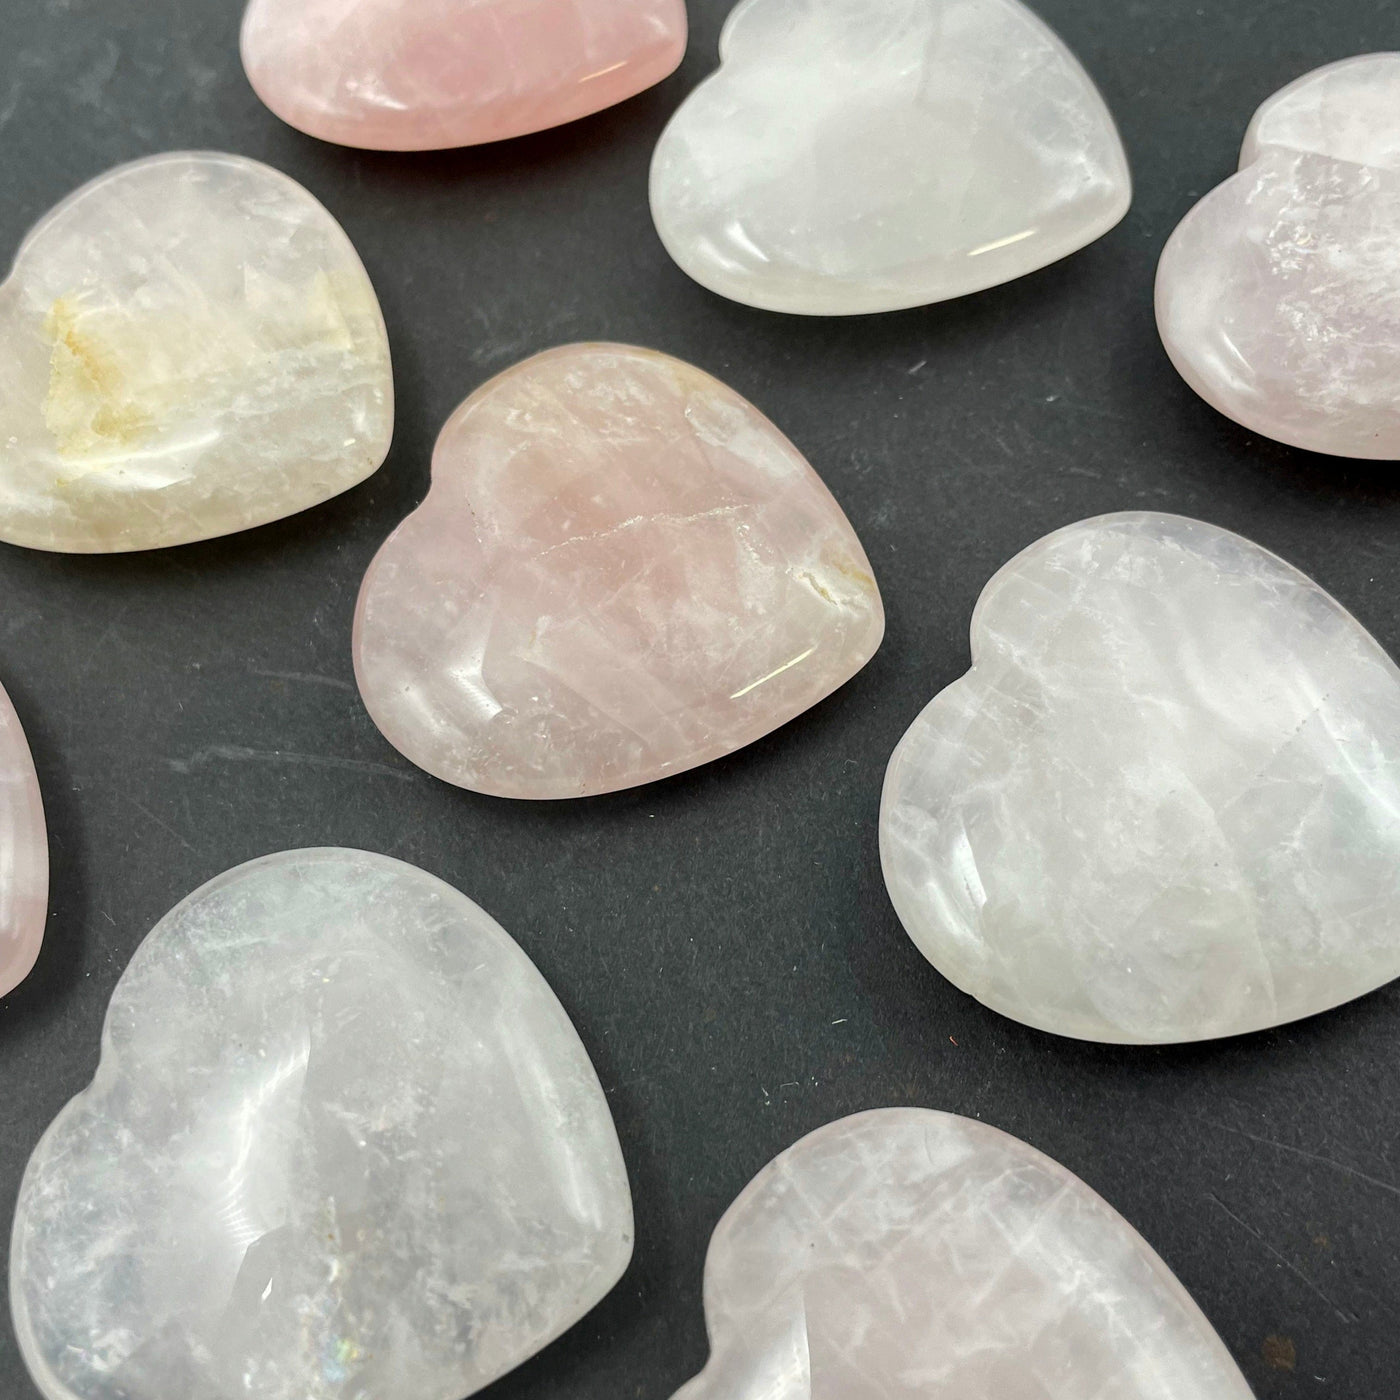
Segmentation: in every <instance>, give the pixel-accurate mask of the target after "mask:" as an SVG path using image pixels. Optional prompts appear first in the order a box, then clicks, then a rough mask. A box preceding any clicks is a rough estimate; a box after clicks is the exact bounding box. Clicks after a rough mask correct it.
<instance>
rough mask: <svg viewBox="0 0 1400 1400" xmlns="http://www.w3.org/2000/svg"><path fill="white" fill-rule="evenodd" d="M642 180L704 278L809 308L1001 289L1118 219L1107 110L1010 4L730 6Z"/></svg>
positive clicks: (1119, 189)
mask: <svg viewBox="0 0 1400 1400" xmlns="http://www.w3.org/2000/svg"><path fill="white" fill-rule="evenodd" d="M720 58H721V62H722V65H723V66H722V67H721V68H720V70H719V71H718V72H717V73H715V74H714V75H713V76H712V77H710V78H709V79H708V80H707V81H705V82H704V83H702V84H701V85H700V86H699V87H698V88H697V89H696V90H695V91H694V92H693V93H692V94H691V95H690V97H689V98H688V99H687V100H686V102H685V104H684V105H683V106H682V107H681V108H680V110H679V111H678V112H677V113H676V115H675V117H674V118H672V120H671V124H670V125H669V126H668V127H667V128H666V131H665V132H664V134H663V135H662V137H661V140H660V143H659V144H658V145H657V148H656V155H655V158H654V160H653V162H652V170H651V208H652V215H653V217H654V218H655V220H656V228H657V232H658V233H659V234H660V235H661V241H662V242H663V243H664V244H665V245H666V249H667V251H668V252H669V253H670V254H671V256H672V257H673V258H674V259H675V260H676V262H677V263H679V264H680V266H681V268H682V269H683V270H684V271H685V272H687V273H689V274H690V276H691V277H693V278H694V279H695V280H696V281H697V282H699V283H701V284H702V285H703V286H705V287H708V288H709V289H710V290H711V291H714V292H718V293H719V294H720V295H721V296H726V297H731V298H732V299H733V300H735V301H741V302H745V303H747V304H748V305H750V306H758V307H764V308H767V309H769V310H773V311H790V312H801V313H805V314H808V315H823V316H835V315H848V314H851V313H856V312H869V311H892V310H895V309H898V308H900V307H909V306H920V305H923V304H924V303H927V302H934V301H943V300H945V299H946V298H948V297H957V296H962V295H964V294H965V293H967V292H975V291H980V290H981V289H982V288H984V287H991V286H995V285H996V284H997V283H1000V282H1007V281H1010V280H1011V279H1012V278H1014V277H1020V276H1022V275H1024V274H1025V273H1028V272H1032V271H1034V270H1035V269H1036V268H1039V267H1044V266H1045V265H1046V264H1047V263H1051V262H1054V261H1056V260H1057V259H1058V258H1062V257H1065V256H1066V255H1067V254H1069V253H1073V252H1075V251H1076V250H1077V249H1079V248H1082V247H1084V246H1085V244H1087V243H1091V242H1093V241H1094V239H1096V238H1098V237H1100V236H1101V235H1102V234H1104V233H1106V232H1108V230H1109V229H1111V228H1112V227H1113V226H1114V225H1115V224H1116V223H1118V221H1119V220H1120V219H1121V218H1122V217H1123V215H1124V214H1125V213H1126V212H1127V209H1128V205H1129V202H1130V200H1131V194H1132V189H1131V179H1130V176H1129V173H1128V164H1127V158H1126V156H1125V155H1124V153H1123V147H1122V143H1121V142H1120V140H1119V138H1118V133H1117V130H1116V129H1115V127H1114V124H1113V118H1112V117H1111V116H1110V115H1109V112H1108V109H1107V107H1106V106H1105V105H1104V102H1103V99H1102V98H1101V97H1100V96H1099V93H1098V91H1097V90H1096V89H1095V87H1094V85H1093V83H1092V82H1091V81H1090V80H1089V78H1088V76H1087V75H1086V74H1085V72H1084V70H1083V69H1082V68H1081V67H1080V65H1079V63H1078V61H1077V60H1076V59H1075V58H1074V55H1073V54H1071V53H1070V52H1069V50H1068V49H1067V48H1066V47H1065V45H1064V44H1063V42H1062V41H1061V40H1060V39H1059V38H1058V37H1057V36H1056V35H1055V34H1054V33H1052V32H1051V30H1050V29H1049V28H1047V27H1046V25H1045V24H1044V23H1042V21H1041V20H1040V19H1039V18H1037V17H1036V16H1035V15H1034V14H1032V13H1031V11H1029V10H1028V9H1026V8H1025V6H1023V5H1021V4H1020V3H1018V0H826V2H825V3H823V4H820V5H814V4H808V3H806V0H742V3H740V4H739V5H738V6H737V8H736V9H735V10H734V12H733V13H732V14H731V15H730V17H729V21H728V23H727V24H726V25H725V27H724V32H723V35H722V36H721V39H720Z"/></svg>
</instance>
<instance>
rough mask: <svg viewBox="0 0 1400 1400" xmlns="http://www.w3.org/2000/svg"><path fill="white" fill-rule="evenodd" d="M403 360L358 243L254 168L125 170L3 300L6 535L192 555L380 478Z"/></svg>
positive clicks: (44, 544)
mask: <svg viewBox="0 0 1400 1400" xmlns="http://www.w3.org/2000/svg"><path fill="white" fill-rule="evenodd" d="M393 397H394V396H393V382H392V378H391V375H390V369H389V347H388V341H387V339H386V337H385V334H384V322H383V320H382V318H381V317H380V314H379V303H378V302H377V301H376V300H375V295H374V289H373V288H372V287H371V286H370V283H369V278H368V277H367V276H366V275H365V270H364V268H363V267H362V266H361V264H360V260H359V258H358V257H357V256H356V255H355V250H354V249H353V248H352V247H351V246H350V241H349V239H347V238H346V236H345V234H344V233H343V232H342V231H341V229H340V226H339V225H338V224H337V223H336V222H335V220H334V219H332V218H331V216H330V215H329V214H328V213H327V212H326V211H325V210H324V209H323V208H322V207H321V206H320V205H319V204H318V203H317V202H316V201H315V200H314V199H313V198H312V197H311V196H310V195H309V194H308V193H307V192H306V191H305V190H304V189H302V188H301V186H300V185H298V184H296V183H295V182H294V181H292V180H289V179H288V178H287V177H286V176H285V175H280V174H278V173H277V172H276V171H275V170H269V169H268V168H267V167H266V166H264V165H258V164H257V163H256V162H254V161H250V160H244V159H243V158H242V157H240V156H226V155H211V154H197V155H164V156H155V157H153V158H151V159H149V160H142V161H137V162H136V163H135V164H134V165H125V166H121V167H120V168H118V169H116V170H113V171H110V172H109V173H108V174H106V175H103V176H102V177H101V178H99V179H97V180H95V181H93V183H92V184H90V185H87V186H85V187H84V188H82V189H80V190H79V191H78V192H77V193H76V194H74V195H72V196H70V197H69V198H68V199H66V200H65V201H64V202H63V203H62V204H60V205H59V206H58V207H57V208H56V209H54V210H53V211H52V212H51V213H50V214H48V215H47V216H46V217H45V218H44V219H43V220H42V221H41V222H40V224H39V225H38V227H37V228H35V229H34V231H33V232H32V233H31V234H30V235H29V237H28V238H27V239H26V240H25V242H24V244H23V246H22V247H21V248H20V251H19V255H18V258H17V259H16V261H15V266H14V271H13V273H12V274H11V276H10V278H9V280H8V281H6V282H5V283H4V284H3V285H0V539H3V540H7V541H9V542H10V543H12V544H21V545H28V546H30V547H32V548H35V549H50V550H61V551H66V552H72V553H98V552H109V551H119V550H132V549H151V548H155V547H157V546H161V545H174V544H185V543H187V542H189V541H191V540H202V539H208V538H210V537H211V536H214V535H225V534H228V533H230V532H231V531H234V530H244V529H247V528H249V527H250V526H253V525H262V524H265V523H266V522H268V521H270V520H278V519H281V518H282V517H283V516H286V515H291V514H293V513H294V512H296V511H300V510H305V509H306V508H307V507H308V506H314V505H316V504H318V503H319V502H321V501H324V500H326V499H327V498H328V497H331V496H334V495H336V494H338V493H339V492H341V491H344V490H346V489H348V488H349V487H351V486H354V485H355V484H356V482H359V481H362V480H364V478H365V477H367V476H369V475H370V474H371V473H372V472H373V471H374V470H375V469H376V468H377V467H378V466H379V464H380V463H381V462H382V461H383V460H384V456H385V453H386V452H387V451H388V448H389V439H390V436H391V435H392V432H393V414H394V408H393Z"/></svg>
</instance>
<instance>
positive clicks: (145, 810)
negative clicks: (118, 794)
mask: <svg viewBox="0 0 1400 1400" xmlns="http://www.w3.org/2000/svg"><path fill="white" fill-rule="evenodd" d="M123 796H124V797H125V798H126V800H127V801H128V802H130V803H131V805H132V806H133V807H135V808H136V810H137V811H138V812H140V813H141V815H142V816H143V817H146V818H148V819H149V820H150V821H153V822H154V823H155V824H156V825H157V826H158V827H160V828H161V829H162V830H163V831H167V832H169V833H170V835H171V836H173V837H174V838H175V839H176V840H177V841H178V842H179V843H180V844H181V845H182V846H183V847H184V848H185V849H186V850H187V851H189V852H190V853H191V854H192V855H196V856H197V855H198V854H199V852H198V851H197V850H195V848H194V847H193V846H191V845H190V843H189V842H188V841H187V840H185V838H184V837H183V836H181V835H180V833H179V832H178V831H176V830H175V828H174V827H173V826H171V825H170V823H169V822H168V821H164V820H163V819H162V818H160V817H158V816H156V814H155V813H154V812H153V811H151V809H150V808H149V807H146V806H143V805H142V804H141V803H140V802H138V801H137V800H136V799H135V798H134V797H133V796H132V795H131V794H130V793H129V792H128V793H124V794H123Z"/></svg>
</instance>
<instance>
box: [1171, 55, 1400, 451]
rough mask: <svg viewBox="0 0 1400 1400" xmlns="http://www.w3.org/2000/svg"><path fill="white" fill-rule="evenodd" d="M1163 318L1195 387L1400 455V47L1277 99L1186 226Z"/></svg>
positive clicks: (1329, 71) (1253, 416)
mask: <svg viewBox="0 0 1400 1400" xmlns="http://www.w3.org/2000/svg"><path fill="white" fill-rule="evenodd" d="M1157 324H1158V327H1159V328H1160V330H1161V333H1162V342H1163V344H1164V345H1165V346H1166V348H1167V353H1168V354H1169V355H1170V356H1171V359H1172V363H1173V364H1175V365H1176V367H1177V369H1178V370H1179V371H1180V372H1181V375H1182V377H1183V378H1184V379H1185V380H1186V382H1187V383H1188V384H1189V385H1190V386H1191V387H1192V388H1193V389H1194V390H1195V391H1196V392H1197V393H1198V394H1200V395H1201V397H1202V398H1204V399H1205V400H1206V401H1207V402H1208V403H1210V404H1211V405H1213V406H1214V407H1215V408H1217V409H1219V410H1220V412H1221V413H1224V414H1226V415H1227V416H1228V417H1230V418H1233V419H1234V420H1235V421H1236V422H1238V423H1242V424H1243V425H1244V426H1245V427H1247V428H1250V429H1253V430H1254V431H1255V432H1258V433H1263V434H1264V435H1265V436H1266V437H1271V438H1276V439H1277V440H1278V441H1279V442H1285V443H1289V444H1291V445H1292V446H1295V447H1303V448H1308V449H1310V450H1311V451H1314V452H1330V453H1334V454H1336V455H1338V456H1343V457H1369V458H1393V457H1400V53H1381V54H1368V55H1366V56H1364V57H1361V58H1351V59H1346V60H1344V61H1343V62H1341V63H1334V64H1332V65H1331V66H1329V67H1327V68H1319V69H1318V70H1317V71H1316V72H1313V73H1309V74H1307V75H1306V76H1305V77H1302V78H1300V79H1298V81H1297V82H1295V83H1293V84H1292V85H1291V86H1289V87H1286V88H1284V89H1283V91H1282V92H1279V93H1276V94H1275V95H1274V96H1273V97H1271V98H1270V99H1269V100H1268V101H1267V102H1266V103H1265V104H1264V105H1263V106H1262V107H1261V108H1260V109H1259V111H1258V113H1257V114H1256V115H1255V117H1254V121H1253V122H1252V124H1251V125H1250V128H1249V133H1248V135H1247V136H1246V138H1245V143H1244V150H1243V152H1242V153H1241V156H1240V172H1239V174H1237V175H1235V176H1233V177H1232V178H1231V179H1229V180H1227V181H1225V183H1224V184H1223V185H1220V186H1218V187H1217V188H1216V189H1214V190H1212V191H1211V193H1210V194H1208V195H1207V196H1206V197H1205V198H1204V199H1203V200H1201V202H1200V203H1199V204H1197V205H1196V206H1195V208H1194V209H1192V210H1191V212H1190V213H1189V214H1187V216H1186V217H1185V219H1183V220H1182V221H1181V224H1180V225H1179V227H1178V228H1177V230H1176V232H1175V233H1174V234H1173V235H1172V237H1171V240H1170V241H1169V242H1168V244H1167V246H1166V249H1165V250H1164V252H1163V253H1162V261H1161V265H1160V267H1159V269H1158V273H1157Z"/></svg>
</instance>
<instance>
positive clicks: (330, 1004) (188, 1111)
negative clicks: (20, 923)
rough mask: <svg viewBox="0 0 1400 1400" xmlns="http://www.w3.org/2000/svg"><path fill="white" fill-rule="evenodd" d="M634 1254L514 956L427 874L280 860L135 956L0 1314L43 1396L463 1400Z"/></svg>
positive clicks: (22, 1231)
mask: <svg viewBox="0 0 1400 1400" xmlns="http://www.w3.org/2000/svg"><path fill="white" fill-rule="evenodd" d="M631 1252H632V1208H631V1198H630V1195H629V1193H628V1189H627V1177H626V1172H625V1170H624V1167H623V1164H622V1156H621V1152H620V1150H619V1147H618V1141H617V1135H616V1132H615V1131H614V1129H613V1124H612V1118H611V1116H610V1115H609V1113H608V1107H607V1103H606V1101H605V1100H604V1098H603V1093H602V1090H601V1088H600V1087H599V1084H598V1080H597V1078H596V1076H595V1075H594V1073H593V1068H592V1066H591V1065H590V1064H589V1061H588V1056H587V1054H586V1053H585V1052H584V1049H583V1046H582V1045H581V1044H580V1043H579V1039H578V1036H577V1035H576V1034H575V1033H574V1029H573V1027H572V1026H571V1025H570V1024H569V1020H568V1017H567V1016H566V1015H565V1014H564V1010H563V1008H562V1007H561V1006H560V1005H559V1003H558V1002H557V1001H556V1000H555V998H554V996H553V994H552V993H551V992H550V990H549V988H548V987H547V986H546V985H545V982H544V980H543V978H541V976H540V975H539V973H538V972H537V971H536V970H535V969H534V967H533V966H532V965H531V963H530V962H529V960H528V959H527V958H526V957H525V955H524V954H523V953H522V952H521V950H520V949H519V948H518V947H517V946H516V944H515V943H514V942H512V940H511V939H510V938H509V937H508V936H507V934H506V933H505V932H504V931H503V930H502V929H501V928H500V926H499V925H498V924H496V923H495V922H494V921H493V920H492V919H490V918H489V917H488V916H487V915H486V914H484V913H483V912H482V911H481V910H480V909H479V908H477V906H476V905H475V904H473V903H472V902H471V900H469V899H467V898H465V897H464V896H463V895H461V894H458V893H457V891H456V890H454V889H452V888H451V887H450V886H448V885H445V884H443V883H442V882H441V881H440V880H436V879H434V878H433V877H432V876H430V875H425V874H424V873H423V872H422V871H421V870H415V869H414V868H413V867H412V866H408V865H403V864H400V863H399V862H398V861H394V860H389V859H387V858H385V857H383V856H375V855H367V854H365V853H364V852H362V851H345V850H314V851H291V852H284V853H282V854H279V855H274V856H268V857H267V858H266V859H264V860H259V861H254V862H252V863H251V864H250V865H244V866H240V867H239V868H238V869H236V870H232V871H229V872H228V873H226V874H224V875H221V876H220V877H219V878H218V879H216V880H214V881H213V882H212V883H210V884H208V885H206V886H205V887H204V888H203V889H201V890H199V891H197V892H196V893H195V894H193V895H191V896H190V897H189V898H188V899H187V900H186V901H185V902H184V903H183V904H181V905H180V906H179V907H178V908H177V909H175V910H174V911H173V912H172V913H170V914H169V915H167V916H166V917H165V918H164V919H163V920H162V921H161V922H160V923H159V924H158V925H157V926H156V928H155V929H154V930H153V931H152V933H151V934H150V935H149V937H147V939H146V940H145V942H143V943H142V945H141V947H140V948H139V949H138V950H137V953H136V956H135V957H134V958H133V959H132V961H131V965H130V966H129V967H128V968H127V970H126V972H125V973H124V974H123V976H122V979H121V981H120V982H119V983H118V984H117V989H116V991H115V993H114V994H113V997H112V1004H111V1008H110V1010H109V1011H108V1015H107V1023H106V1027H105V1031H104V1035H103V1041H102V1061H101V1064H100V1065H99V1066H98V1071H97V1076H96V1078H95V1079H94V1080H93V1082H92V1085H91V1087H90V1088H88V1089H87V1090H85V1091H84V1092H83V1093H81V1094H79V1095H78V1097H77V1098H75V1099H74V1100H73V1101H72V1102H71V1103H70V1104H69V1105H68V1106H67V1107H66V1108H65V1109H64V1110H63V1111H62V1112H61V1113H60V1114H59V1116H58V1117H57V1118H56V1119H55V1120H54V1122H53V1125H52V1126H51V1127H50V1128H49V1130H48V1132H47V1133H46V1134H45V1135H44V1137H43V1140H42V1141H41V1142H40V1143H39V1146H38V1147H37V1148H36V1149H35V1150H34V1155H33V1157H32V1158H31V1159H30V1163H29V1168H28V1170H27V1171H26V1173H25V1176H24V1182H23V1186H22V1188H21V1191H20V1199H19V1205H18V1208H17V1211H16V1215H15V1228H14V1239H13V1247H12V1250H11V1258H10V1270H11V1272H10V1298H11V1304H12V1307H13V1310H14V1321H15V1331H16V1335H17V1336H18V1338H19V1343H20V1349H21V1352H22V1353H23V1356H24V1359H25V1361H26V1362H27V1364H28V1366H29V1369H30V1371H31V1373H32V1374H33V1376H34V1379H35V1381H36V1383H37V1384H38V1386H39V1389H40V1390H41V1391H42V1392H43V1394H44V1395H45V1396H46V1397H48V1400H173V1397H189V1398H190V1400H193V1398H194V1397H200V1400H206V1397H207V1400H216V1398H217V1400H232V1397H234V1396H245V1395H251V1396H257V1397H258V1398H259V1400H311V1397H315V1398H316V1400H332V1397H339V1398H340V1400H351V1397H370V1396H374V1397H383V1396H394V1397H402V1400H461V1397H462V1396H464V1395H467V1394H471V1393H472V1392H474V1391H476V1390H478V1389H480V1388H481V1387H482V1386H484V1385H486V1384H487V1383H488V1382H490V1381H491V1380H493V1379H494V1378H496V1377H497V1376H499V1375H501V1374H502V1373H503V1372H505V1371H507V1370H509V1369H510V1368H511V1367H513V1366H515V1365H517V1364H518V1363H519V1362H521V1361H523V1360H524V1359H525V1358H526V1357H528V1356H530V1355H531V1354H532V1353H533V1352H535V1351H537V1350H538V1349H539V1348H540V1347H542V1346H543V1345H544V1344H545V1343H546V1342H548V1341H550V1340H551V1339H552V1338H554V1337H555V1336H557V1335H558V1334H559V1333H560V1332H562V1331H563V1330H564V1329H565V1328H567V1327H569V1326H571V1325H572V1324H573V1323H574V1322H576V1321H577V1320H578V1319H579V1318H580V1317H581V1316H582V1315H583V1314H584V1313H585V1312H587V1311H588V1309H589V1308H591V1307H592V1306H593V1305H594V1304H595V1303H596V1302H598V1300H599V1299H600V1298H601V1297H602V1296H603V1295H604V1294H605V1293H606V1292H607V1291H608V1290H609V1289H610V1288H611V1287H612V1286H613V1284H614V1283H616V1282H617V1280H618V1278H619V1277H620V1276H621V1274H622V1271H623V1269H624V1268H625V1267H626V1265H627V1261H628V1258H629V1257H630V1255H631Z"/></svg>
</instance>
